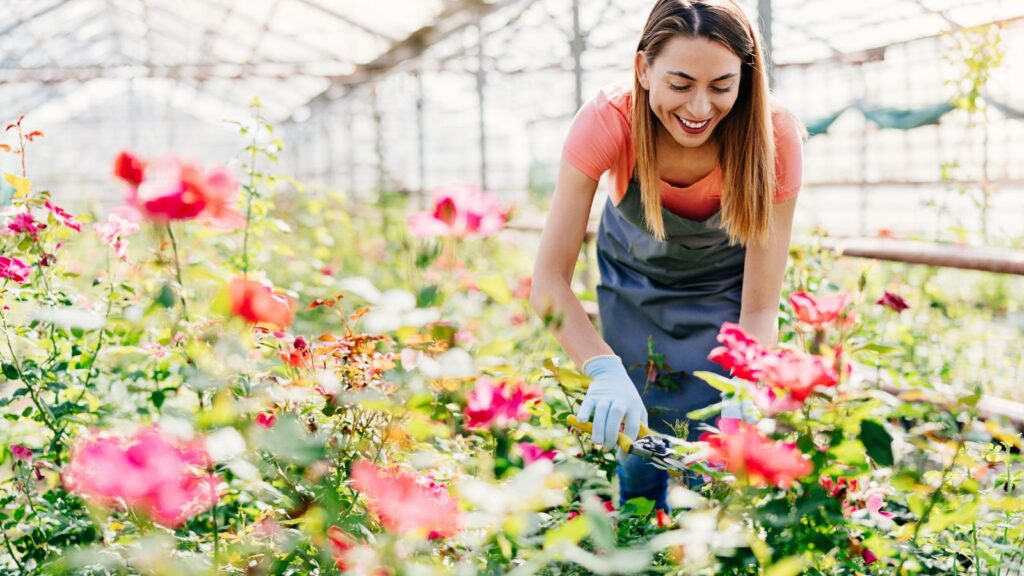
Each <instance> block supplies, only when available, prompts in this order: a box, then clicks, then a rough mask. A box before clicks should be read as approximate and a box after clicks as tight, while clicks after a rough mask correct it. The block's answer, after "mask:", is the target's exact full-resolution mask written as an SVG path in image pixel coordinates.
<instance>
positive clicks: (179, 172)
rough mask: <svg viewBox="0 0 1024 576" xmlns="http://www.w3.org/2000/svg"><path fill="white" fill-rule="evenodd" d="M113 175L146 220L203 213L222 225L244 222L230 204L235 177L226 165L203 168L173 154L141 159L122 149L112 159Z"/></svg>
mask: <svg viewBox="0 0 1024 576" xmlns="http://www.w3.org/2000/svg"><path fill="white" fill-rule="evenodd" d="M114 175H116V176H117V177H118V178H120V179H121V180H124V181H125V182H126V183H127V184H128V185H129V186H130V189H129V190H130V191H129V195H128V203H129V204H130V205H132V206H134V207H135V208H137V209H138V210H139V211H140V212H142V214H143V216H145V218H146V219H147V220H152V221H157V222H167V221H170V220H192V219H193V218H199V217H204V218H207V219H209V221H210V222H211V223H212V224H213V226H214V227H217V228H222V229H233V228H239V227H241V226H244V225H245V217H244V216H243V215H242V214H241V213H240V212H238V211H237V210H235V209H234V208H233V206H232V205H233V204H234V202H235V199H236V197H237V195H238V181H237V180H236V179H235V177H234V175H232V174H231V172H230V171H229V170H228V169H227V168H223V167H218V168H212V169H210V170H208V171H204V170H203V168H202V166H201V165H199V164H198V163H196V162H193V161H190V160H186V159H183V158H181V157H179V156H176V155H174V154H167V155H165V156H161V157H159V158H156V159H154V160H151V161H145V160H143V159H141V158H138V157H137V156H135V155H133V154H131V153H130V152H122V153H121V154H120V155H119V156H118V157H117V159H116V160H115V161H114Z"/></svg>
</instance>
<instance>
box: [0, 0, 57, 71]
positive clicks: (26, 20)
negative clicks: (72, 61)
mask: <svg viewBox="0 0 1024 576" xmlns="http://www.w3.org/2000/svg"><path fill="white" fill-rule="evenodd" d="M7 7H8V9H9V10H10V11H11V14H14V17H15V18H17V19H18V22H19V23H20V24H21V25H22V26H24V27H25V29H26V30H28V33H29V35H30V36H32V38H33V39H34V40H35V41H36V42H37V43H38V44H39V46H40V47H41V48H42V49H43V52H46V57H47V58H49V59H50V60H52V61H53V63H54V64H55V65H57V66H63V65H64V62H63V61H62V59H61V56H60V55H59V54H58V53H57V51H56V50H54V49H53V44H52V43H51V42H50V37H49V36H48V35H46V34H40V33H39V31H38V30H36V29H35V27H34V26H30V25H29V24H30V23H31V22H33V21H34V18H36V17H35V16H32V15H27V16H26V15H25V14H23V13H22V11H21V8H20V7H19V6H18V5H17V3H15V2H13V0H7Z"/></svg>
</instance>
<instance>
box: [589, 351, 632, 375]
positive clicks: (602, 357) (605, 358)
mask: <svg viewBox="0 0 1024 576" xmlns="http://www.w3.org/2000/svg"><path fill="white" fill-rule="evenodd" d="M604 362H619V363H621V362H622V358H619V357H618V356H616V355H615V354H598V355H596V356H591V357H590V358H588V359H587V361H586V362H584V363H583V366H581V367H580V368H581V370H583V373H584V374H589V373H590V370H589V369H588V367H590V368H594V367H595V366H596V364H599V363H604Z"/></svg>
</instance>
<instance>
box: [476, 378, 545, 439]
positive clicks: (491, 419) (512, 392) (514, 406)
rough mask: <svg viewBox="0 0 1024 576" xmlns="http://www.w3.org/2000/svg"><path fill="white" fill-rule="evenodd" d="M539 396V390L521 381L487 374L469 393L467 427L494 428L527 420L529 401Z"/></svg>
mask: <svg viewBox="0 0 1024 576" xmlns="http://www.w3.org/2000/svg"><path fill="white" fill-rule="evenodd" d="M539 397H540V391H539V390H537V389H536V388H533V387H530V386H526V385H525V384H523V383H522V382H511V381H503V382H495V381H494V380H492V379H490V378H488V377H486V376H484V377H482V378H480V379H479V380H477V382H476V387H475V388H473V391H472V392H470V393H469V399H468V400H467V402H466V428H495V427H501V426H507V425H508V424H510V423H512V422H514V421H517V420H526V419H527V418H528V417H529V414H528V413H527V411H526V405H527V403H528V402H530V401H532V400H535V399H537V398H539Z"/></svg>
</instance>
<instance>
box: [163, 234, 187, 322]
mask: <svg viewBox="0 0 1024 576" xmlns="http://www.w3.org/2000/svg"><path fill="white" fill-rule="evenodd" d="M167 237H168V238H170V240H171V250H172V251H173V252H174V276H175V278H176V279H177V280H178V290H180V291H181V292H179V294H178V296H179V297H180V298H181V313H182V315H183V316H184V318H185V322H191V320H190V319H189V317H188V302H187V301H186V299H185V283H184V282H182V280H181V259H180V258H179V256H178V242H177V241H176V240H175V239H174V229H173V228H172V227H171V223H170V222H168V223H167Z"/></svg>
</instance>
